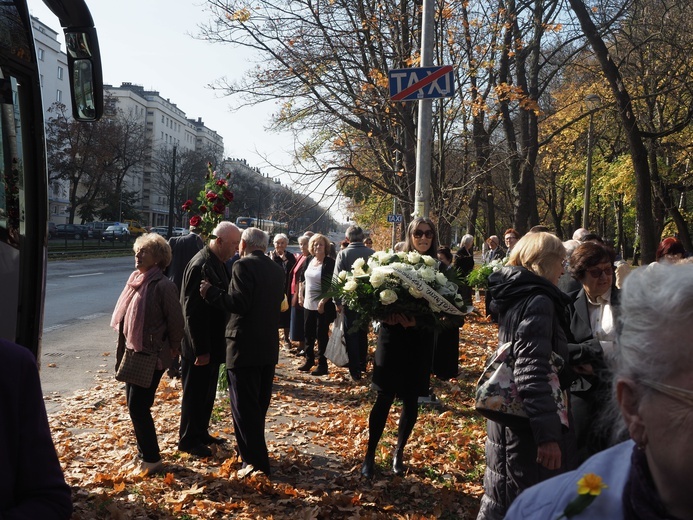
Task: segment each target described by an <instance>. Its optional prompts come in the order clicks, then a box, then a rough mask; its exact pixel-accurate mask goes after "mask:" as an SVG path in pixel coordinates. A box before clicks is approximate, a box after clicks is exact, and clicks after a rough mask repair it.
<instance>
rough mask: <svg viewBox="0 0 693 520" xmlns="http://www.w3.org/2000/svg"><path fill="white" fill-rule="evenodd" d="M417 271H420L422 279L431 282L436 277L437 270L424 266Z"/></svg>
mask: <svg viewBox="0 0 693 520" xmlns="http://www.w3.org/2000/svg"><path fill="white" fill-rule="evenodd" d="M417 272H418V273H419V276H420V277H421V279H422V280H423V281H424V282H426V283H431V282H433V281H434V280H435V279H436V272H435V271H434V270H433V269H429V268H428V267H422V268H421V269H419V270H418V271H417ZM443 276H445V275H443Z"/></svg>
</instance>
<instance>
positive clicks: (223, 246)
mask: <svg viewBox="0 0 693 520" xmlns="http://www.w3.org/2000/svg"><path fill="white" fill-rule="evenodd" d="M213 234H214V235H215V237H216V238H215V239H214V240H212V241H210V243H209V245H207V246H205V247H204V248H203V249H202V250H200V251H199V252H198V253H197V254H196V255H195V256H194V257H193V258H192V260H190V262H189V263H188V266H187V267H186V269H185V273H184V275H183V287H182V289H181V293H180V303H181V307H183V315H184V316H185V337H184V338H183V345H182V350H181V352H182V359H181V375H182V377H181V380H182V383H183V398H182V402H181V413H180V430H179V441H178V449H179V450H181V451H185V452H187V453H191V454H193V455H197V456H199V457H208V456H210V455H211V454H212V450H210V449H209V447H208V446H207V445H209V444H213V443H219V442H223V441H221V439H218V438H216V437H213V436H212V435H210V434H209V421H210V419H211V417H212V409H213V408H214V399H215V397H216V391H217V381H218V379H219V366H220V365H221V364H222V363H223V362H224V359H225V357H226V335H225V329H226V320H227V318H228V314H227V313H226V312H225V311H224V310H223V309H220V308H217V307H213V306H211V305H209V304H207V303H206V302H205V301H204V300H203V299H202V296H200V283H202V281H203V280H208V281H209V282H210V283H211V284H213V285H214V286H215V287H216V288H218V289H219V290H220V291H223V292H226V291H227V290H228V287H229V277H228V274H227V271H226V267H225V266H224V262H225V261H226V260H228V259H229V258H231V257H232V256H233V255H234V254H235V253H236V249H237V248H238V245H239V242H240V240H241V230H240V229H238V228H237V227H236V226H235V225H234V224H232V223H231V222H221V223H220V224H219V225H218V226H217V227H216V228H215V229H214V231H213Z"/></svg>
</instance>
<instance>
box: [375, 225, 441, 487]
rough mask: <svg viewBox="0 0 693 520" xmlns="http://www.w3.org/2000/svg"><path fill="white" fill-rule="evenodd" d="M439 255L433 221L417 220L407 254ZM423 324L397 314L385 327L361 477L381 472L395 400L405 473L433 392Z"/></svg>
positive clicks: (398, 451)
mask: <svg viewBox="0 0 693 520" xmlns="http://www.w3.org/2000/svg"><path fill="white" fill-rule="evenodd" d="M437 250H438V237H437V234H436V228H435V225H434V224H433V222H432V221H431V220H430V219H428V218H423V217H418V218H415V219H414V220H412V222H411V223H410V224H409V227H408V229H407V239H406V242H405V245H404V249H403V251H405V252H409V251H417V252H419V253H421V254H422V255H429V256H431V257H433V258H435V257H436V252H437ZM418 320H421V318H419V317H411V316H404V315H401V314H396V315H392V316H390V318H388V319H387V320H384V321H382V322H381V324H380V330H379V332H378V346H377V348H376V351H375V366H374V368H373V388H374V389H375V390H376V391H377V392H378V396H377V398H376V400H375V403H374V404H373V408H372V409H371V413H370V416H369V418H368V449H367V451H366V457H365V460H364V462H363V465H362V466H361V474H362V475H363V476H364V477H366V478H369V479H370V478H372V477H373V475H374V473H375V450H376V448H377V446H378V442H379V441H380V437H381V436H382V434H383V430H384V429H385V423H386V422H387V417H388V415H389V413H390V408H391V407H392V403H393V402H394V400H395V397H399V398H400V399H401V400H402V415H401V416H400V419H399V426H398V429H397V446H396V448H395V455H394V459H393V462H392V470H393V471H394V473H395V474H396V475H401V474H403V473H404V471H405V468H404V459H403V454H404V447H405V445H406V444H407V440H408V439H409V435H410V434H411V432H412V430H413V429H414V424H415V423H416V419H417V416H418V399H419V396H426V395H428V393H429V383H430V377H431V362H432V356H433V343H434V333H433V330H432V328H426V329H424V328H422V327H421V326H420V325H421V323H420V321H418Z"/></svg>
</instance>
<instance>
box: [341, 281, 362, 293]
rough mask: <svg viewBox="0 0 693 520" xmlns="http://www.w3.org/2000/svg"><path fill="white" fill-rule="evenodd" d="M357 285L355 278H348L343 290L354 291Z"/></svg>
mask: <svg viewBox="0 0 693 520" xmlns="http://www.w3.org/2000/svg"><path fill="white" fill-rule="evenodd" d="M358 286H359V284H358V282H357V281H356V280H349V281H348V282H347V283H345V284H344V291H346V292H352V291H355V290H356V288H357V287H358Z"/></svg>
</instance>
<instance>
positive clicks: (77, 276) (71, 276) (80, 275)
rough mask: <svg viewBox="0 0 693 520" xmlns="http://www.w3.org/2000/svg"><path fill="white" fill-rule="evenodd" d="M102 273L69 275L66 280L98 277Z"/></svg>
mask: <svg viewBox="0 0 693 520" xmlns="http://www.w3.org/2000/svg"><path fill="white" fill-rule="evenodd" d="M101 274H103V273H87V274H69V275H67V277H68V278H82V277H83V276H99V275H101Z"/></svg>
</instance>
